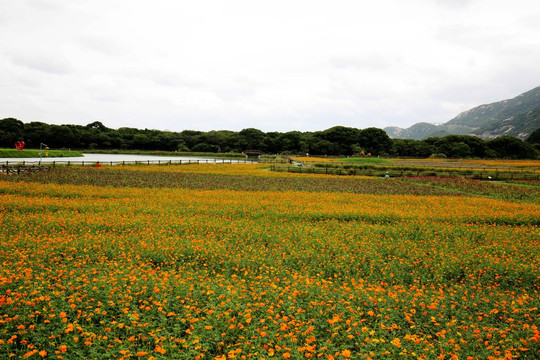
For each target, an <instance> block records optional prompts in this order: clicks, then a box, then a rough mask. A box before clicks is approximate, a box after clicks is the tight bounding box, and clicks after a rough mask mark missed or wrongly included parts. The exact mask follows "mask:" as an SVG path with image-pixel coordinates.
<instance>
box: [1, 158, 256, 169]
mask: <svg viewBox="0 0 540 360" xmlns="http://www.w3.org/2000/svg"><path fill="white" fill-rule="evenodd" d="M259 162H261V161H259V160H251V159H188V160H185V159H181V160H122V161H97V160H65V161H64V160H53V161H26V160H21V161H3V162H2V161H0V165H5V166H20V165H23V166H25V165H26V166H31V165H38V166H39V165H47V166H51V167H55V166H56V165H63V166H72V165H73V166H76V165H78V166H95V165H98V164H99V165H101V166H105V165H108V166H114V165H184V164H252V163H259Z"/></svg>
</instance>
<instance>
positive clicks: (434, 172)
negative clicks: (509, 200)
mask: <svg viewBox="0 0 540 360" xmlns="http://www.w3.org/2000/svg"><path fill="white" fill-rule="evenodd" d="M270 170H272V171H283V172H291V173H300V174H302V173H303V174H330V175H364V176H379V177H385V176H386V175H388V176H389V177H403V176H409V177H412V176H443V177H464V178H474V179H483V180H540V172H536V171H534V170H533V172H531V171H530V170H525V169H523V170H522V169H516V170H511V171H499V170H496V169H489V168H487V169H481V168H480V169H479V168H471V169H463V168H460V169H436V168H424V169H421V168H417V169H414V170H411V169H409V170H403V169H392V168H387V167H372V168H349V169H345V168H339V167H338V168H334V167H314V166H313V167H303V166H279V165H271V166H270Z"/></svg>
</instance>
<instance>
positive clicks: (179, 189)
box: [0, 164, 540, 360]
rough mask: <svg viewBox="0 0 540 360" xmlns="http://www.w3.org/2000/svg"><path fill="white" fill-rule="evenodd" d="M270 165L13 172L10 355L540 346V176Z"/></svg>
mask: <svg viewBox="0 0 540 360" xmlns="http://www.w3.org/2000/svg"><path fill="white" fill-rule="evenodd" d="M260 166H261V165H251V164H250V165H240V164H238V165H206V164H204V165H203V164H201V165H195V164H194V165H176V166H119V167H110V168H77V167H70V168H56V169H53V170H52V171H51V172H42V173H37V174H30V175H24V176H4V177H2V178H1V179H0V232H1V234H2V236H0V263H1V265H2V266H1V268H0V358H2V359H4V358H6V359H7V358H35V359H39V358H51V359H98V358H99V359H128V358H131V359H220V360H223V359H304V358H306V359H308V358H311V359H339V360H340V359H349V358H350V359H370V358H371V359H382V358H391V359H392V358H403V359H505V358H506V359H512V358H519V359H534V358H538V357H540V343H539V340H540V330H539V328H538V326H539V324H540V321H539V319H540V310H539V308H540V295H539V291H540V227H539V226H540V200H539V199H540V184H538V183H537V182H536V183H535V182H530V183H527V184H504V183H495V182H481V181H478V180H472V179H460V180H457V179H454V180H452V179H424V178H415V179H384V178H363V177H337V176H330V175H307V174H291V173H277V172H269V171H266V170H265V169H261V168H260Z"/></svg>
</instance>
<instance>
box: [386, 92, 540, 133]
mask: <svg viewBox="0 0 540 360" xmlns="http://www.w3.org/2000/svg"><path fill="white" fill-rule="evenodd" d="M538 128H540V86H537V87H535V88H533V89H531V90H529V91H527V92H524V93H522V94H520V95H518V96H516V97H514V98H512V99H506V100H501V101H496V102H493V103H489V104H484V105H479V106H476V107H474V108H472V109H469V110H466V111H463V112H461V113H459V114H458V115H457V116H455V117H454V118H452V119H450V120H449V121H447V122H446V123H444V124H441V125H434V124H430V123H427V122H420V123H416V124H414V125H412V126H410V127H408V128H399V127H396V126H391V127H386V128H384V129H383V130H384V131H386V133H387V134H388V136H390V137H391V138H399V139H415V140H422V139H425V138H428V137H442V136H446V135H475V136H478V137H481V138H484V139H493V138H496V137H499V136H504V135H508V136H514V137H517V138H519V139H521V140H524V139H526V138H527V137H528V136H529V135H530V134H531V133H532V132H533V131H534V130H536V129H538Z"/></svg>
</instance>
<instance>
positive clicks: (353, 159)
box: [339, 157, 392, 164]
mask: <svg viewBox="0 0 540 360" xmlns="http://www.w3.org/2000/svg"><path fill="white" fill-rule="evenodd" d="M339 161H342V162H345V163H353V164H391V163H392V160H389V159H381V158H374V157H351V158H342V159H339Z"/></svg>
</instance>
